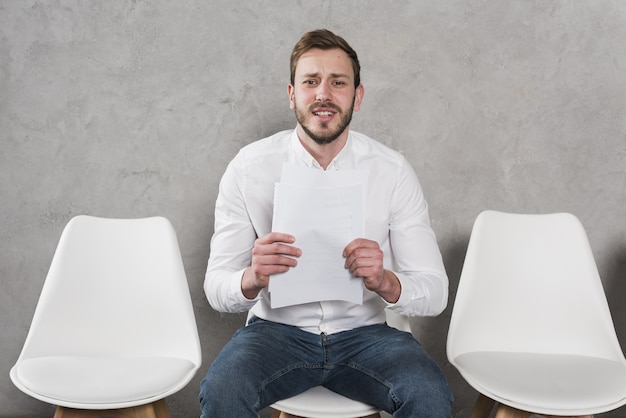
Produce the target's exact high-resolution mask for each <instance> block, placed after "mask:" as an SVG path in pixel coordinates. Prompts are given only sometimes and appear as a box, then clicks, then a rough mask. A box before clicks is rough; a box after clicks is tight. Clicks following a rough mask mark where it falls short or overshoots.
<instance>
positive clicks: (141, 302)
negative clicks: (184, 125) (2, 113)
mask: <svg viewBox="0 0 626 418" xmlns="http://www.w3.org/2000/svg"><path fill="white" fill-rule="evenodd" d="M200 363H201V354H200V342H199V338H198V331H197V327H196V322H195V317H194V312H193V308H192V304H191V298H190V295H189V288H188V285H187V279H186V277H185V271H184V269H183V263H182V259H181V255H180V250H179V247H178V241H177V239H176V234H175V232H174V229H173V227H172V225H171V224H170V222H169V221H168V220H167V219H165V218H162V217H152V218H144V219H105V218H96V217H91V216H77V217H75V218H73V219H72V220H70V222H69V223H68V224H67V226H66V227H65V229H64V231H63V233H62V235H61V238H60V241H59V244H58V247H57V250H56V252H55V254H54V257H53V259H52V263H51V266H50V270H49V272H48V276H47V278H46V281H45V283H44V285H43V289H42V292H41V296H40V298H39V302H38V304H37V308H36V310H35V314H34V317H33V320H32V324H31V328H30V331H29V333H28V336H27V338H26V342H25V343H24V347H23V349H22V352H21V354H20V356H19V359H18V360H17V363H16V364H15V366H14V367H13V368H12V369H11V373H10V375H11V380H12V381H13V383H14V384H15V385H16V386H17V387H18V388H19V389H20V390H22V391H23V392H25V393H26V394H28V395H30V396H32V397H34V398H36V399H39V400H42V401H44V402H47V403H50V404H53V405H57V409H56V414H55V417H56V418H60V417H79V416H80V417H96V416H97V417H100V416H118V417H137V418H139V417H142V418H147V417H159V418H161V417H169V416H170V414H169V410H168V408H167V405H166V403H165V400H164V399H165V397H166V396H168V395H171V394H173V393H175V392H177V391H178V390H180V389H182V388H183V387H184V386H185V385H186V384H187V383H188V382H189V381H190V380H191V379H192V377H193V376H194V375H195V373H196V371H197V370H198V368H199V367H200ZM103 414H104V415H103Z"/></svg>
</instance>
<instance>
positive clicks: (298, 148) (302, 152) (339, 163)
mask: <svg viewBox="0 0 626 418" xmlns="http://www.w3.org/2000/svg"><path fill="white" fill-rule="evenodd" d="M291 144H292V146H293V149H294V150H295V153H296V158H297V159H298V160H299V161H300V162H302V163H303V164H304V165H305V166H307V167H309V168H319V169H320V170H321V169H322V167H321V166H320V165H319V163H318V162H317V160H316V159H315V158H313V156H312V155H311V154H309V152H308V151H307V150H306V149H305V148H304V146H303V145H302V142H300V138H298V133H297V131H296V130H295V129H294V130H293V132H292V133H291ZM351 148H352V131H349V132H348V140H347V141H346V145H344V147H343V148H342V149H341V151H339V154H337V155H336V156H335V158H333V160H332V161H331V162H330V164H329V165H328V168H327V170H341V169H342V168H344V167H345V166H346V162H347V159H348V157H349V155H350V150H351Z"/></svg>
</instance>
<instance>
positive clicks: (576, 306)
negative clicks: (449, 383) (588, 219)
mask: <svg viewBox="0 0 626 418" xmlns="http://www.w3.org/2000/svg"><path fill="white" fill-rule="evenodd" d="M447 355H448V359H449V360H450V362H451V363H452V364H453V365H454V366H455V367H456V368H457V369H458V370H459V372H460V373H461V375H462V376H463V378H464V379H465V380H466V381H467V382H468V383H469V384H470V385H471V386H472V387H473V388H474V389H476V390H477V391H478V392H479V393H480V395H479V399H478V402H477V404H476V407H475V409H474V412H473V414H472V418H479V417H485V418H486V417H488V416H489V413H490V412H491V409H492V407H493V406H494V404H495V403H496V402H497V403H499V410H498V412H497V415H496V416H497V417H526V416H530V415H532V414H533V413H535V414H542V415H550V416H553V415H554V416H592V415H593V414H598V413H602V412H606V411H610V410H613V409H616V408H618V407H619V406H621V405H624V404H625V403H626V361H625V359H624V356H623V353H622V351H621V349H620V345H619V343H618V340H617V337H616V334H615V329H614V326H613V322H612V319H611V314H610V312H609V307H608V304H607V301H606V297H605V294H604V290H603V287H602V283H601V281H600V277H599V275H598V271H597V268H596V264H595V261H594V258H593V255H592V252H591V249H590V246H589V242H588V240H587V236H586V234H585V231H584V229H583V226H582V225H581V223H580V222H579V221H578V219H577V218H576V217H575V216H573V215H571V214H567V213H556V214H543V215H530V214H510V213H502V212H496V211H485V212H483V213H481V214H480V215H479V216H478V217H477V219H476V221H475V224H474V227H473V230H472V234H471V237H470V241H469V245H468V249H467V254H466V258H465V263H464V266H463V271H462V273H461V278H460V282H459V287H458V291H457V294H456V300H455V302H454V307H453V310H452V318H451V321H450V329H449V333H448V341H447Z"/></svg>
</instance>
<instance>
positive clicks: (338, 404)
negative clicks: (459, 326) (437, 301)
mask: <svg viewBox="0 0 626 418" xmlns="http://www.w3.org/2000/svg"><path fill="white" fill-rule="evenodd" d="M386 314H387V324H389V325H390V326H392V327H394V328H397V329H399V330H401V331H406V332H411V325H410V324H409V319H408V318H407V317H405V316H401V315H398V314H396V313H394V312H392V311H390V310H387V311H386ZM272 408H273V409H274V414H273V415H272V417H273V418H284V417H290V416H296V417H306V418H361V417H368V418H370V417H371V418H374V417H380V413H379V412H380V409H378V408H375V407H373V406H371V405H368V404H365V403H362V402H358V401H355V400H352V399H349V398H346V397H344V396H341V395H339V394H337V393H335V392H332V391H331V390H329V389H326V388H325V387H323V386H316V387H314V388H311V389H309V390H307V391H306V392H303V393H301V394H299V395H296V396H293V397H291V398H289V399H284V400H281V401H278V402H276V403H275V404H273V405H272Z"/></svg>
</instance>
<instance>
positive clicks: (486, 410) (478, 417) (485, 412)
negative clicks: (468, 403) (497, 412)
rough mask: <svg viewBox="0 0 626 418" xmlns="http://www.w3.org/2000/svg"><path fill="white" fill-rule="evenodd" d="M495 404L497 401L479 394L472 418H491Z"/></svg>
mask: <svg viewBox="0 0 626 418" xmlns="http://www.w3.org/2000/svg"><path fill="white" fill-rule="evenodd" d="M495 404H496V401H494V400H493V399H491V398H490V397H488V396H485V395H483V394H482V393H479V394H478V398H476V402H475V403H474V408H473V409H472V415H470V418H489V416H490V415H491V411H492V410H493V407H494V406H495Z"/></svg>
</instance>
